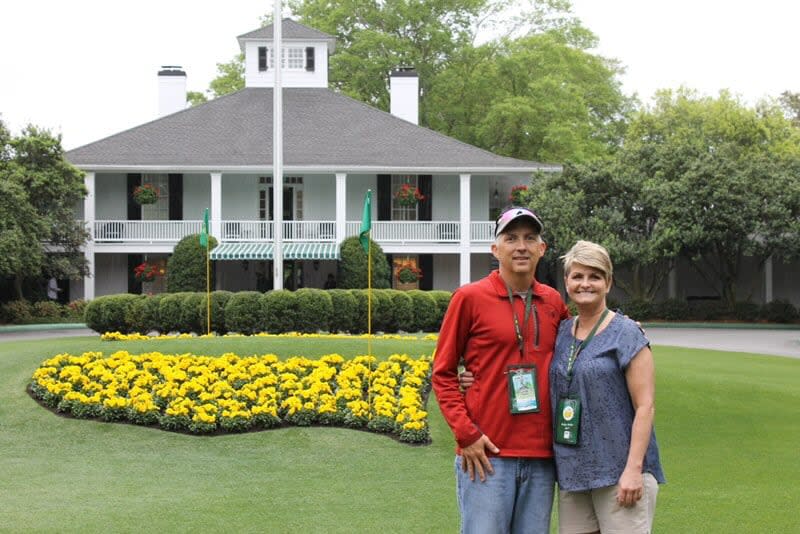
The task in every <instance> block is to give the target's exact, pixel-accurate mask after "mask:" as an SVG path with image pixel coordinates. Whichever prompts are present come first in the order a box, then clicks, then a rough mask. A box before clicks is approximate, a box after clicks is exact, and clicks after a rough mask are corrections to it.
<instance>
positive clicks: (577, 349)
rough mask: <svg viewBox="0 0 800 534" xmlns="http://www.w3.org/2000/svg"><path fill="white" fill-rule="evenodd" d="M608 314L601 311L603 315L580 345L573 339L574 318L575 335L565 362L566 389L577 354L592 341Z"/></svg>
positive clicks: (576, 323) (576, 325)
mask: <svg viewBox="0 0 800 534" xmlns="http://www.w3.org/2000/svg"><path fill="white" fill-rule="evenodd" d="M608 312H609V309H608V308H606V309H605V311H603V314H602V315H601V316H600V318H599V319H598V320H597V322H596V323H594V327H593V328H592V330H591V332H589V335H588V336H586V339H584V340H583V341H581V342H580V343H578V342H577V341H578V340H577V339H576V338H575V336H577V335H578V318H577V317H575V335H574V336H572V344H571V345H570V347H569V359H568V360H567V389H569V386H570V385H571V384H572V368H573V366H574V365H575V360H576V359H577V358H578V354H579V353H580V352H581V351H582V350H583V349H584V347H586V345H588V344H589V342H590V341H591V340H592V338H593V337H594V335H595V334H596V333H597V329H598V327H599V326H600V323H602V322H603V320H604V319H605V318H606V316H607V315H608Z"/></svg>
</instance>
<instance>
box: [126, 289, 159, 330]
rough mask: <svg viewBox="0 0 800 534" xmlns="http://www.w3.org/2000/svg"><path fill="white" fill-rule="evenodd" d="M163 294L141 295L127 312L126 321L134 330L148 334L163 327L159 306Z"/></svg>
mask: <svg viewBox="0 0 800 534" xmlns="http://www.w3.org/2000/svg"><path fill="white" fill-rule="evenodd" d="M161 297H162V295H153V296H148V295H139V298H138V299H137V300H135V301H133V303H132V304H131V306H130V308H128V311H127V313H126V314H125V322H126V323H128V327H129V328H130V329H131V331H132V332H138V333H139V334H144V335H147V334H149V333H150V332H152V331H153V330H156V331H158V330H160V329H161V322H160V320H159V313H158V306H159V304H160V303H161Z"/></svg>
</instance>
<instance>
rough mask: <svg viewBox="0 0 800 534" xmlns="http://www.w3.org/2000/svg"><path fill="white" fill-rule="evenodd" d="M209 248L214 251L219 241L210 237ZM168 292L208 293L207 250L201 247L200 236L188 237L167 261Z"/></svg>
mask: <svg viewBox="0 0 800 534" xmlns="http://www.w3.org/2000/svg"><path fill="white" fill-rule="evenodd" d="M208 246H209V248H210V249H213V248H214V247H215V246H217V240H216V239H214V237H213V236H208ZM211 287H214V270H213V268H212V269H211ZM167 291H168V292H170V293H178V292H181V291H196V292H200V293H202V292H205V291H206V249H205V247H202V246H200V235H199V234H192V235H187V236H186V237H184V238H183V239H181V240H180V241H178V244H177V245H175V248H174V249H173V251H172V255H171V256H170V257H169V260H167Z"/></svg>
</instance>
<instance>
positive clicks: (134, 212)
mask: <svg viewBox="0 0 800 534" xmlns="http://www.w3.org/2000/svg"><path fill="white" fill-rule="evenodd" d="M140 185H142V175H141V174H138V173H130V174H128V220H129V221H141V220H142V207H141V206H140V205H139V204H137V203H136V201H135V200H133V190H134V189H136V188H137V187H139V186H140Z"/></svg>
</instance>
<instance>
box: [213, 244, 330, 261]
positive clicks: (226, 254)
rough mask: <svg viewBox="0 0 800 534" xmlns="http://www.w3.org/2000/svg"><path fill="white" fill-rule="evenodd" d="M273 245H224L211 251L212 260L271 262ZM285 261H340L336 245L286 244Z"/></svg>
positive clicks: (284, 247) (284, 249) (284, 245)
mask: <svg viewBox="0 0 800 534" xmlns="http://www.w3.org/2000/svg"><path fill="white" fill-rule="evenodd" d="M273 248H274V247H273V244H272V243H222V244H221V245H218V246H217V247H215V248H213V249H211V255H210V257H211V259H212V260H271V259H273V254H272V252H273ZM283 259H285V260H338V259H339V246H338V245H337V244H336V243H284V244H283Z"/></svg>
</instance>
